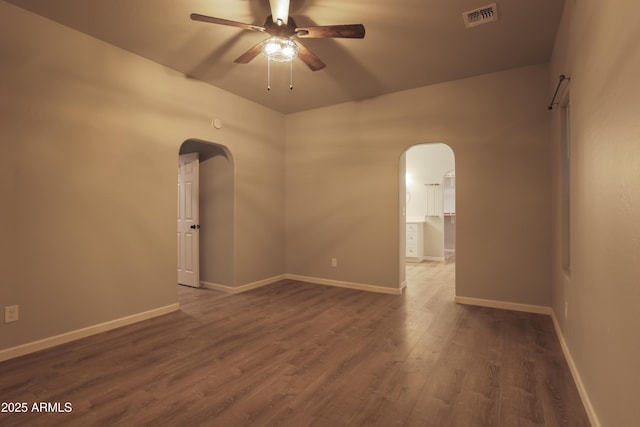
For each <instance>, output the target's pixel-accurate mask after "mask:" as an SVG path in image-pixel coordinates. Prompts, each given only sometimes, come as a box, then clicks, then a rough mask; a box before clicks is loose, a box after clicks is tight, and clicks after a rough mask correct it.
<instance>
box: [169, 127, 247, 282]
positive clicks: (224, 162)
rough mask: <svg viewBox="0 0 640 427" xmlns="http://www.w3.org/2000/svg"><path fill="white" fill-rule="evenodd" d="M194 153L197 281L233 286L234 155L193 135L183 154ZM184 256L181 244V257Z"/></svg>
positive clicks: (181, 152) (222, 147) (182, 151)
mask: <svg viewBox="0 0 640 427" xmlns="http://www.w3.org/2000/svg"><path fill="white" fill-rule="evenodd" d="M194 153H196V155H197V157H198V160H199V162H198V181H199V185H198V189H199V190H198V194H197V196H198V208H199V224H198V225H199V228H198V229H197V233H198V234H199V236H198V237H199V245H198V248H197V250H198V254H197V257H198V258H197V259H198V265H199V271H198V275H199V278H198V284H197V285H198V286H200V285H202V286H205V287H212V288H215V287H216V286H232V285H233V284H234V281H235V245H234V218H235V212H234V206H235V203H234V197H235V189H234V162H233V157H232V155H231V152H230V151H229V150H228V149H227V147H225V146H222V145H218V144H214V143H209V142H206V141H200V140H194V139H189V140H186V141H185V142H184V143H183V144H182V145H181V146H180V150H179V156H182V155H188V154H194ZM179 245H180V244H179ZM180 256H181V254H180V247H179V248H178V257H179V260H180ZM178 262H180V261H178Z"/></svg>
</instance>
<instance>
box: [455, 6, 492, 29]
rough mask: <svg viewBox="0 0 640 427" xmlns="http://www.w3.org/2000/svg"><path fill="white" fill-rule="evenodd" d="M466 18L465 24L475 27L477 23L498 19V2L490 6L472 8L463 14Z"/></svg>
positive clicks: (468, 26) (463, 17)
mask: <svg viewBox="0 0 640 427" xmlns="http://www.w3.org/2000/svg"><path fill="white" fill-rule="evenodd" d="M462 19H464V25H465V26H466V27H467V28H471V27H475V26H476V25H482V24H486V23H488V22H493V21H497V20H498V9H497V8H496V4H495V3H493V4H490V5H488V6H483V7H479V8H478V9H475V10H470V11H468V12H464V13H463V14H462Z"/></svg>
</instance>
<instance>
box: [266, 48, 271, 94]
mask: <svg viewBox="0 0 640 427" xmlns="http://www.w3.org/2000/svg"><path fill="white" fill-rule="evenodd" d="M267 90H271V58H269V57H268V56H267Z"/></svg>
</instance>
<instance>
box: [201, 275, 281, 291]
mask: <svg viewBox="0 0 640 427" xmlns="http://www.w3.org/2000/svg"><path fill="white" fill-rule="evenodd" d="M284 279H287V275H286V274H281V275H279V276H273V277H269V278H267V279H262V280H258V281H256V282H251V283H247V284H245V285H242V286H228V285H220V284H218V283H210V282H203V281H201V282H200V286H202V287H203V288H207V289H212V290H214V291H220V292H225V293H228V294H239V293H240V292H246V291H250V290H251V289H256V288H260V287H262V286H266V285H270V284H272V283H275V282H278V281H280V280H284Z"/></svg>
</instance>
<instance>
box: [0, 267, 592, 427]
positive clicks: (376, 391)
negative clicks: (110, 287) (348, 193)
mask: <svg viewBox="0 0 640 427" xmlns="http://www.w3.org/2000/svg"><path fill="white" fill-rule="evenodd" d="M454 265H455V264H454V263H453V262H447V263H421V264H412V265H409V266H408V270H407V271H408V274H407V279H408V288H407V290H406V292H405V294H404V295H402V296H391V295H382V294H374V293H367V292H361V291H356V290H349V289H340V288H332V287H327V286H320V285H312V284H307V283H302V282H296V281H282V282H279V283H276V284H273V285H269V286H266V287H263V288H260V289H256V290H253V291H250V292H246V293H243V294H238V295H226V294H222V293H219V292H215V291H211V290H205V289H190V288H184V287H179V300H180V304H181V310H180V311H179V312H176V313H172V314H168V315H165V316H162V317H159V318H156V319H152V320H148V321H144V322H140V323H138V324H135V325H130V326H127V327H123V328H120V329H117V330H114V331H110V332H106V333H103V334H100V335H96V336H92V337H89V338H85V339H82V340H79V341H76V342H73V343H69V344H65V345H62V346H58V347H56V348H53V349H48V350H45V351H41V352H38V353H34V354H31V355H27V356H24V357H21V358H17V359H14V360H9V361H6V362H3V363H0V396H1V400H2V401H3V402H27V403H28V404H29V405H31V404H32V403H33V402H51V403H53V402H60V403H61V404H62V408H64V402H70V403H71V404H72V408H73V410H72V412H70V413H33V412H30V413H22V414H7V413H0V425H2V426H26V425H29V426H55V425H61V426H83V427H86V426H120V425H121V426H145V425H149V426H160V425H161V426H263V425H264V426H272V425H273V426H296V427H297V426H331V427H338V426H385V427H386V426H437V427H442V426H464V427H467V426H508V427H511V426H588V425H589V422H588V418H587V416H586V413H585V411H584V408H583V406H582V404H581V401H580V398H579V396H578V392H577V390H576V387H575V384H574V382H573V380H572V378H571V374H570V372H569V369H568V366H567V364H566V361H565V360H564V358H563V356H562V352H561V349H560V345H559V342H558V339H557V337H556V335H555V332H554V329H553V325H552V322H551V319H550V318H549V317H548V316H543V315H535V314H526V313H518V312H511V311H506V310H496V309H489V308H481V307H470V306H462V305H457V304H455V303H453V296H454V287H453V286H454V285H453V283H454Z"/></svg>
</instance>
